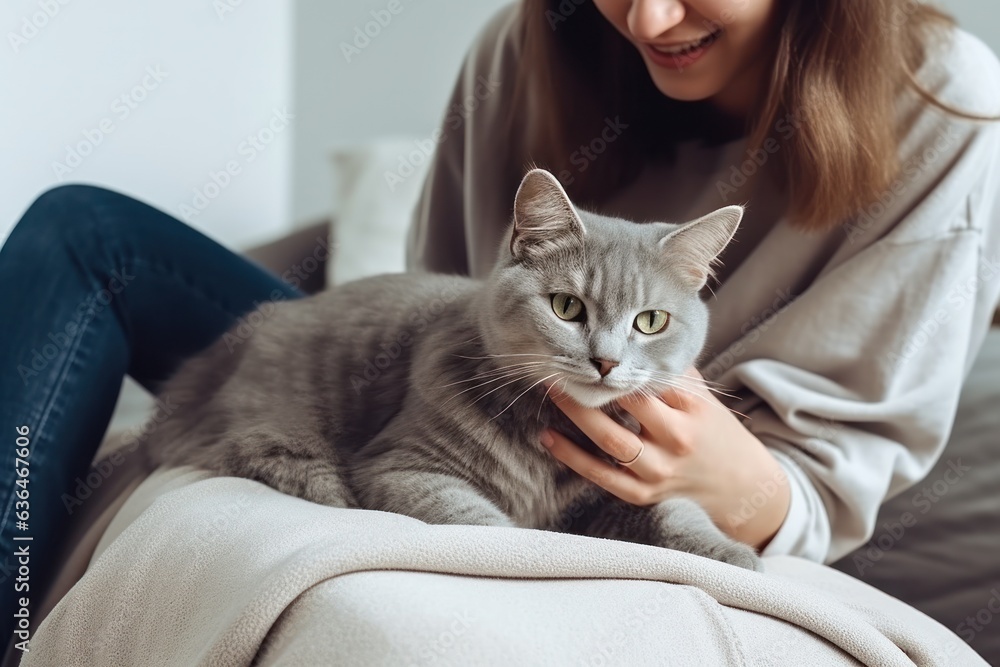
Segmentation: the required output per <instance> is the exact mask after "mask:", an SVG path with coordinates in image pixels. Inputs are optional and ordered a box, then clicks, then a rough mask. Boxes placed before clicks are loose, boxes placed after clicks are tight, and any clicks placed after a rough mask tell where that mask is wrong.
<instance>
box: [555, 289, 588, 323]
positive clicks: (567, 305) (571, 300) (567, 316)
mask: <svg viewBox="0 0 1000 667" xmlns="http://www.w3.org/2000/svg"><path fill="white" fill-rule="evenodd" d="M552 311H553V312H554V313H555V314H556V315H557V316H558V317H559V319H561V320H569V321H575V320H582V319H583V302H582V301H580V300H579V299H578V298H576V297H575V296H573V295H572V294H567V293H566V292H560V293H558V294H553V295H552Z"/></svg>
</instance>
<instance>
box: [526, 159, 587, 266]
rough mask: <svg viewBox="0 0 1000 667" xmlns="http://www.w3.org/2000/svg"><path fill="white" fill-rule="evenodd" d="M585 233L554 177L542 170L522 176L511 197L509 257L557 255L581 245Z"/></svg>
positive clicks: (534, 170) (571, 205)
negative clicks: (511, 217)
mask: <svg viewBox="0 0 1000 667" xmlns="http://www.w3.org/2000/svg"><path fill="white" fill-rule="evenodd" d="M586 233H587V231H586V230H585V229H584V227H583V222H582V221H581V220H580V216H579V215H578V214H577V212H576V209H575V208H574V207H573V203H572V202H570V200H569V196H568V195H567V194H566V191H565V190H563V187H562V185H560V184H559V181H557V180H556V177H555V176H553V175H552V174H550V173H549V172H547V171H545V170H544V169H532V170H531V171H529V172H528V173H527V174H525V176H524V179H523V180H522V181H521V185H520V187H518V189H517V194H516V195H514V230H513V231H512V232H511V236H510V254H511V255H513V256H514V257H515V258H517V259H525V258H527V257H537V256H541V255H546V254H550V253H554V252H559V251H560V250H563V249H565V248H569V247H571V246H573V245H579V244H581V243H583V237H584V235H585V234H586Z"/></svg>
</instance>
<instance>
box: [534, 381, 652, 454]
mask: <svg viewBox="0 0 1000 667" xmlns="http://www.w3.org/2000/svg"><path fill="white" fill-rule="evenodd" d="M550 396H551V397H552V400H553V401H554V402H555V404H556V405H557V406H558V407H559V409H560V410H562V411H563V414H565V415H566V416H567V417H569V419H570V421H572V422H573V423H574V424H576V425H577V427H578V428H579V429H580V430H581V431H583V433H584V435H586V436H587V437H588V438H590V439H591V440H593V441H594V444H596V445H597V446H598V447H600V448H601V449H603V450H604V451H605V452H607V453H608V454H610V455H611V456H612V457H613V458H615V459H617V460H619V461H632V460H633V459H635V457H636V456H638V455H639V452H641V451H642V447H643V445H642V440H640V439H639V436H637V435H636V434H635V433H633V432H632V431H630V430H628V429H627V428H625V427H624V426H622V425H621V424H619V423H618V422H616V421H615V420H614V419H612V418H611V417H609V416H607V415H606V414H604V413H603V412H601V411H600V410H597V409H594V408H585V407H583V406H582V405H580V404H579V403H577V402H576V401H574V400H573V399H572V398H570V397H569V396H567V395H566V394H564V393H562V392H560V391H559V390H558V389H555V388H553V389H552V393H551V394H550Z"/></svg>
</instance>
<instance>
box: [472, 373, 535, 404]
mask: <svg viewBox="0 0 1000 667" xmlns="http://www.w3.org/2000/svg"><path fill="white" fill-rule="evenodd" d="M533 375H534V371H529V372H527V373H525V374H524V375H522V376H521V377H516V378H514V379H513V380H511V381H509V382H505V383H503V384H502V385H500V386H499V387H494V388H493V389H490V390H489V391H488V392H486V393H485V394H483V395H482V396H480V397H479V398H477V399H476V400H474V401H473V402H472V403H473V405H474V404H476V403H478V402H479V401H481V400H483V399H484V398H486V397H487V396H489V395H490V394H492V393H493V392H495V391H499V390H500V389H503V388H504V387H506V386H507V385H509V384H514V383H515V382H520V381H521V380H527V379H528V378H530V377H531V376H533Z"/></svg>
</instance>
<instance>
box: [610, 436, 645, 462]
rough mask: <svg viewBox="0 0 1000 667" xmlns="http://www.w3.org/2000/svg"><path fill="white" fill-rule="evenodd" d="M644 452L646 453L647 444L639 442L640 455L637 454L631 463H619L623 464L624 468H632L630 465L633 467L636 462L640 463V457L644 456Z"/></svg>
mask: <svg viewBox="0 0 1000 667" xmlns="http://www.w3.org/2000/svg"><path fill="white" fill-rule="evenodd" d="M644 451H646V443H644V442H639V453H638V454H636V455H635V456H634V457H633V458H632V460H631V461H618V463H620V464H622V465H623V466H630V465H632V464H633V463H635V462H636V461H638V460H639V457H640V456H642V453H643V452H644ZM616 460H617V459H616Z"/></svg>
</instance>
